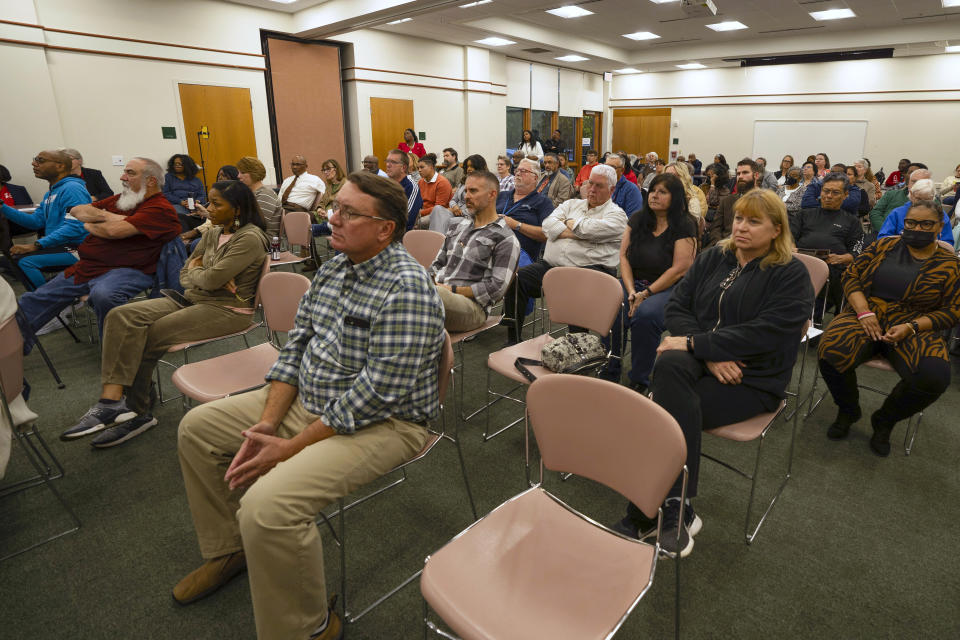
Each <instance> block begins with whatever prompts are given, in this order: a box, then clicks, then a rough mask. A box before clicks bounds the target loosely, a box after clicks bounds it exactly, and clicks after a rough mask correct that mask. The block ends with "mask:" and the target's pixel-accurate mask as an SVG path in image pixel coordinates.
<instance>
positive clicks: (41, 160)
mask: <svg viewBox="0 0 960 640" xmlns="http://www.w3.org/2000/svg"><path fill="white" fill-rule="evenodd" d="M33 162H34V164H43V163H44V162H53V158H44V157H43V156H37V157H36V158H34V159H33Z"/></svg>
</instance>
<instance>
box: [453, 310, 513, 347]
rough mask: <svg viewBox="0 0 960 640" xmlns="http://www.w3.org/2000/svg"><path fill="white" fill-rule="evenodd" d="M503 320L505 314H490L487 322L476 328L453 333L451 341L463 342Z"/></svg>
mask: <svg viewBox="0 0 960 640" xmlns="http://www.w3.org/2000/svg"><path fill="white" fill-rule="evenodd" d="M501 320H503V316H490V317H488V318H487V320H486V322H484V323H483V324H482V325H480V326H479V327H477V328H476V329H471V330H470V331H464V332H462V333H451V334H450V342H452V343H453V344H457V343H458V342H463V341H464V340H466V339H468V338H472V337H473V336H475V335H477V334H478V333H483V332H484V331H486V330H487V329H490V328H491V327H495V326H497V325H498V324H500V321H501Z"/></svg>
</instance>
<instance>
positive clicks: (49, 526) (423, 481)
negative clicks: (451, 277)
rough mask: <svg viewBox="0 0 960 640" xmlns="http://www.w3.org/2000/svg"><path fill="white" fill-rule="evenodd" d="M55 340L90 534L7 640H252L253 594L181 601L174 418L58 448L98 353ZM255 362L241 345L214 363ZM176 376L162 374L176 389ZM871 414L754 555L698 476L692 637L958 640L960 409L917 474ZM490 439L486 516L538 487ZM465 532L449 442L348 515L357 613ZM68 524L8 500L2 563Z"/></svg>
mask: <svg viewBox="0 0 960 640" xmlns="http://www.w3.org/2000/svg"><path fill="white" fill-rule="evenodd" d="M82 333H83V332H81V335H82ZM261 335H262V334H261ZM503 339H504V336H503V335H502V332H501V331H500V330H493V331H490V332H488V334H487V335H484V336H481V337H480V338H479V339H477V340H476V341H474V342H471V343H468V344H467V345H466V353H467V365H466V385H465V389H466V392H467V402H468V404H473V405H476V404H477V403H479V402H480V401H481V398H482V389H483V387H484V385H485V380H486V369H485V364H484V363H485V354H486V353H487V352H488V351H490V350H493V349H496V348H498V347H499V346H500V345H501V344H502V341H503ZM42 340H43V343H44V344H45V345H46V346H47V348H48V351H49V352H50V354H51V356H52V358H53V360H54V362H55V363H56V366H57V367H58V369H59V371H60V374H61V375H62V376H63V378H64V380H65V382H66V383H67V387H66V389H63V390H58V389H57V388H56V386H55V385H54V384H53V380H52V378H51V376H50V374H49V373H48V372H47V370H46V368H45V367H44V365H43V362H42V360H41V359H40V357H39V354H37V352H36V351H35V352H34V353H33V354H31V355H30V356H29V357H28V358H27V361H26V374H27V377H28V379H29V381H30V383H31V385H32V386H33V395H32V397H31V400H30V405H31V407H32V408H33V409H34V410H35V411H37V412H38V413H39V414H40V415H41V418H40V425H41V428H42V430H43V432H44V433H45V434H46V437H47V441H48V442H49V443H50V446H51V447H52V449H53V450H54V452H55V453H56V455H57V456H58V457H59V458H60V460H61V461H62V462H63V464H64V466H65V467H66V470H67V474H66V476H65V477H64V478H62V479H60V480H57V481H55V482H56V486H57V487H58V488H59V489H60V491H62V493H63V495H64V496H65V498H66V499H67V500H68V502H69V503H70V504H71V505H72V506H73V507H74V508H75V509H76V511H77V513H78V515H79V516H80V518H81V520H82V523H83V526H82V527H81V529H80V530H79V531H78V532H77V533H75V534H72V535H69V536H66V537H63V538H61V539H59V540H56V541H53V542H51V543H49V544H47V545H44V546H42V547H40V548H38V549H35V550H33V551H31V552H29V553H26V554H24V555H21V556H18V557H16V558H14V559H11V560H8V561H6V562H4V563H2V564H0V602H2V603H3V604H2V606H0V638H11V639H21V638H22V639H28V638H29V639H45V638H97V639H99V638H191V639H192V638H198V639H199V638H211V639H212V638H252V637H254V636H255V631H254V623H253V615H252V611H251V607H250V602H249V587H248V585H247V582H246V580H245V579H244V578H240V579H237V580H234V581H233V582H232V583H231V584H230V585H228V586H227V587H226V588H224V589H222V590H221V592H219V593H217V594H215V595H213V596H212V597H210V598H207V599H206V600H203V601H200V602H198V603H195V604H193V605H191V606H189V607H180V606H178V605H177V604H175V603H174V602H173V601H172V599H171V598H170V590H171V588H172V587H173V585H174V584H175V583H176V582H177V581H178V580H179V579H180V578H181V577H182V576H183V575H185V574H186V573H187V572H189V571H191V570H192V569H194V568H195V567H196V566H197V565H198V563H199V562H200V556H199V552H198V550H197V545H196V538H195V536H194V534H193V528H192V525H191V521H190V514H189V511H188V509H187V503H186V498H185V495H184V491H183V484H182V480H181V476H180V469H179V465H178V462H177V456H176V427H177V423H178V421H179V419H180V417H181V413H182V409H181V406H180V403H179V401H175V402H170V403H167V404H166V405H164V406H163V407H161V408H158V409H157V411H156V415H157V417H158V418H159V420H160V424H159V425H158V426H157V427H155V428H154V429H152V430H151V431H149V432H147V433H146V434H144V435H142V436H140V437H138V438H136V439H134V440H132V441H130V442H128V443H126V444H125V445H122V446H119V447H116V448H115V449H110V450H104V451H99V450H94V449H92V448H91V447H90V446H89V439H82V440H80V441H74V442H69V443H64V442H60V441H59V440H58V439H57V437H58V435H59V433H60V431H61V430H62V429H63V428H64V427H66V426H68V425H70V424H72V423H73V421H75V420H76V419H77V418H78V417H79V416H80V415H81V414H82V413H83V412H84V411H85V410H86V409H87V408H88V407H89V405H90V404H91V403H92V402H93V401H95V399H96V397H97V391H98V383H99V382H98V381H99V356H98V348H97V346H96V345H90V344H87V343H84V344H79V345H78V344H75V343H74V342H73V341H72V340H70V338H69V336H68V335H67V334H66V332H65V331H58V332H55V333H53V334H50V335H48V336H45V337H44V338H42ZM240 346H242V342H240V341H236V342H234V343H231V344H230V345H220V346H217V347H212V348H206V351H205V352H203V353H205V354H206V355H213V354H216V353H218V352H220V351H222V350H226V349H235V348H239V347H240ZM812 356H813V354H811V355H810V359H809V361H808V362H809V363H810V364H812V363H813V362H814V360H813V357H812ZM808 372H809V368H808ZM169 376H170V372H169V370H164V371H163V377H164V379H165V380H166V381H167V382H169ZM861 377H862V379H863V380H864V381H871V382H873V383H874V384H876V385H879V386H881V387H884V388H889V387H891V386H892V382H891V375H889V374H883V373H882V372H865V373H863V374H862V376H861ZM807 380H808V381H809V380H810V377H809V376H808V377H807ZM500 382H501V386H502V382H503V381H500ZM821 388H822V387H821ZM171 389H172V387H171ZM584 401H585V402H589V401H590V399H589V398H584ZM861 402H862V406H863V408H864V413H865V417H864V419H863V420H861V421H860V423H858V424H857V425H855V426H854V428H853V431H852V433H851V435H850V437H849V439H848V440H846V441H843V442H831V441H829V440H827V438H826V437H825V436H824V432H825V430H826V427H827V425H828V424H829V422H830V421H831V419H832V418H833V413H834V408H833V405H832V403H831V402H830V401H829V400H827V401H825V403H824V404H823V405H821V407H820V408H819V409H818V410H817V411H816V412H815V413H814V414H813V415H812V416H811V417H810V418H809V420H807V421H806V423H805V424H804V423H801V425H800V431H799V435H798V439H797V448H796V454H795V463H794V477H793V478H792V479H791V481H790V483H789V484H788V486H787V488H786V490H785V491H784V493H783V496H782V497H781V499H780V501H778V502H777V504H776V506H775V507H774V509H773V511H772V513H771V515H770V516H769V518H768V520H767V522H766V523H765V524H764V526H763V529H762V530H761V531H760V535H759V536H758V538H757V540H756V542H755V543H754V544H753V545H751V546H747V545H746V544H744V541H743V524H744V523H743V520H744V516H745V511H746V502H747V496H748V493H749V483H748V482H747V481H745V480H743V479H742V478H740V477H738V476H736V475H734V474H733V473H731V472H730V471H728V470H726V469H724V468H722V467H719V466H718V465H716V464H714V463H712V462H709V461H704V462H703V464H702V467H701V476H702V477H701V483H700V484H701V493H700V496H699V497H698V498H697V499H696V501H695V503H694V504H695V507H696V509H697V513H698V514H700V516H701V517H702V518H703V521H704V527H703V530H702V532H701V533H700V534H699V535H698V536H697V538H696V545H695V549H694V551H693V555H692V556H690V558H689V559H688V560H686V561H685V562H684V564H683V565H682V569H683V571H682V587H681V598H682V633H683V635H684V636H686V637H694V638H707V637H709V638H715V637H739V638H775V637H780V638H808V637H821V638H860V637H863V638H881V637H882V638H948V637H950V638H955V637H958V635H960V607H958V595H960V554H958V553H957V537H956V534H955V533H954V532H953V526H954V525H955V524H956V523H957V521H958V516H960V506H958V505H960V482H958V471H957V469H958V466H957V464H956V452H957V451H958V448H960V447H958V445H960V435H958V433H957V430H956V428H955V427H953V426H951V425H953V424H955V423H954V422H953V420H955V419H956V415H957V413H958V412H960V394H958V393H957V389H956V387H955V386H951V388H950V389H949V390H948V391H947V393H946V394H945V395H944V396H943V397H942V398H941V399H940V400H939V401H938V402H937V403H936V404H935V405H934V406H932V407H931V408H930V409H928V410H927V412H926V414H925V416H924V420H923V426H922V428H921V431H920V435H919V437H918V439H917V444H916V448H915V450H914V453H913V455H911V456H910V457H905V456H904V455H903V448H902V439H903V433H904V425H903V424H901V425H898V427H897V429H896V431H895V432H894V440H893V442H894V448H893V453H892V455H891V456H890V457H889V458H887V459H880V458H878V457H876V456H874V455H873V454H872V453H871V452H870V451H869V449H868V447H867V439H868V437H869V432H870V427H869V420H868V419H867V416H869V413H870V412H872V411H873V410H875V409H876V408H877V407H878V406H879V403H880V398H879V396H876V395H875V394H870V393H867V392H865V393H864V394H863V397H862V399H861ZM501 405H503V406H497V407H496V408H495V409H494V410H493V414H492V420H493V422H494V423H495V424H496V423H499V422H502V421H503V420H504V419H506V418H507V417H512V416H516V415H519V413H518V408H517V406H516V405H513V406H507V405H506V403H501ZM450 413H452V412H450ZM951 415H953V416H954V418H952V419H951V418H950V416H951ZM482 421H483V417H482V416H481V417H480V418H478V419H475V420H472V421H471V422H470V423H467V424H461V425H460V434H461V437H462V442H463V448H464V455H465V458H466V464H467V471H468V473H469V475H470V479H471V482H472V483H473V490H474V493H475V496H476V498H477V502H478V505H477V506H478V508H479V509H480V510H481V512H487V511H489V510H490V509H492V508H493V507H495V506H496V505H497V504H499V503H500V502H501V501H503V500H504V499H506V498H508V497H510V496H511V495H514V494H516V493H518V492H519V491H521V490H522V489H523V488H524V471H523V469H524V467H523V433H522V429H521V428H520V427H515V428H513V429H511V430H509V431H508V432H506V433H504V434H503V435H501V436H499V437H497V438H495V439H494V440H492V441H490V442H486V443H482V442H481V439H480V433H481V431H482V429H483V424H482ZM584 428H590V425H584ZM788 442H789V425H783V424H782V425H779V426H778V428H776V429H775V430H774V431H773V433H772V434H771V436H770V437H769V438H768V443H767V445H765V450H766V451H765V458H766V463H765V464H764V466H763V468H762V470H761V476H762V477H763V478H765V479H766V480H767V481H766V482H763V481H761V483H760V488H759V490H758V492H759V493H760V498H759V500H761V501H762V500H763V499H764V496H767V495H769V493H770V492H771V491H773V489H774V488H775V480H774V478H773V473H774V472H776V471H777V470H778V469H780V468H782V467H783V465H784V462H785V459H786V452H787V445H788ZM704 449H705V450H709V451H711V452H714V453H718V454H720V455H722V456H723V457H725V458H727V459H730V460H733V461H737V462H738V463H740V464H741V465H743V466H749V465H752V460H753V456H754V451H755V447H754V445H752V444H735V443H729V442H720V441H718V440H716V439H715V438H709V437H707V438H705V442H704ZM27 471H28V469H27V468H26V464H25V457H24V452H23V451H22V450H20V449H19V448H18V447H16V446H15V447H14V451H13V460H12V462H11V468H10V470H9V471H8V477H7V478H6V479H5V482H8V481H11V480H14V479H16V478H18V477H23V476H24V475H25V474H26V473H27ZM764 474H765V475H764ZM546 482H547V485H548V486H549V487H550V488H551V489H552V490H554V491H555V492H556V493H557V494H559V495H560V496H561V497H563V498H565V499H567V500H569V501H570V502H571V503H572V504H573V505H574V506H576V507H578V508H581V509H583V510H585V511H586V512H587V513H588V514H589V515H591V516H592V517H594V518H595V519H597V520H599V521H601V522H606V523H612V522H614V521H616V520H618V519H619V518H620V517H621V516H622V512H623V508H624V504H625V502H624V499H623V498H621V497H620V496H618V495H616V494H614V493H613V492H612V491H610V490H608V489H606V488H604V487H602V486H600V485H597V484H595V483H593V482H591V481H588V480H584V479H582V478H576V477H575V478H572V479H571V480H569V481H567V482H561V481H560V480H559V478H558V476H557V475H556V474H553V473H548V474H547V478H546ZM762 508H763V504H761V511H762ZM470 519H471V518H470V513H469V508H468V505H467V501H466V498H465V495H464V490H463V483H462V480H461V477H460V473H459V469H458V463H457V457H456V453H455V451H454V448H453V447H452V446H450V445H449V443H441V445H440V446H439V447H438V448H437V449H436V450H435V451H434V452H433V453H432V454H431V455H430V456H428V457H427V459H425V460H424V461H423V462H422V463H419V464H417V465H414V466H412V467H411V469H410V472H409V480H408V481H407V482H406V483H405V484H403V485H401V486H399V487H397V488H395V489H393V490H392V491H391V492H389V493H387V494H385V495H383V496H379V497H377V498H375V499H373V500H371V501H370V502H368V503H366V504H364V505H363V506H361V507H358V508H357V509H355V510H353V511H350V512H349V513H348V515H347V521H346V524H347V534H348V544H349V546H348V574H349V577H350V585H351V587H350V590H349V591H350V597H351V608H352V609H354V610H356V609H357V608H359V607H362V606H363V605H365V604H366V603H367V602H369V600H370V599H371V597H373V596H375V595H377V594H378V593H380V592H381V591H384V590H386V588H388V587H389V586H392V585H393V584H395V583H399V581H400V580H402V579H403V578H404V577H406V576H407V575H408V574H410V573H412V572H413V571H414V570H416V569H418V568H419V567H420V566H422V562H423V558H424V557H425V556H426V555H427V554H429V553H431V552H432V551H433V550H435V549H437V548H438V547H439V546H441V545H442V544H443V543H444V542H446V541H447V540H448V539H449V538H450V537H451V536H453V535H454V534H456V533H457V532H459V531H460V530H461V529H463V528H464V527H466V526H467V525H468V524H469V523H470ZM67 524H68V520H67V517H66V514H65V513H64V512H63V511H62V509H61V508H60V506H59V504H58V503H57V502H56V501H55V500H54V499H53V496H52V495H51V494H50V493H49V492H48V491H47V490H46V489H44V488H42V487H38V488H33V489H31V490H29V491H26V492H24V493H22V494H18V495H16V496H12V497H8V498H6V499H4V500H2V501H0V546H2V549H3V551H4V552H6V551H8V550H11V549H14V548H17V547H18V546H19V545H25V544H27V543H28V542H29V541H30V540H33V539H36V538H38V537H40V536H42V535H49V534H52V533H55V532H56V531H58V530H62V529H64V528H66V526H67ZM323 535H324V544H325V554H326V566H327V583H328V585H329V588H330V589H331V592H333V591H336V590H337V588H338V586H337V585H338V584H339V583H338V580H339V560H338V555H337V548H336V546H335V545H334V544H333V542H332V539H331V537H330V535H329V532H326V531H324V534H323ZM673 595H674V567H673V564H672V563H671V562H661V563H660V564H659V565H658V568H657V576H656V580H655V583H654V585H653V588H652V589H651V590H650V592H649V593H648V594H647V597H646V598H645V599H644V600H643V601H642V602H641V603H640V604H639V605H638V606H637V608H636V610H635V611H634V612H633V614H632V615H631V616H630V618H629V619H628V621H627V622H626V624H625V625H624V627H623V629H622V630H621V631H620V633H619V634H618V636H617V637H619V638H641V637H651V638H665V637H669V636H671V635H672V633H673ZM421 606H422V605H421V599H420V595H419V589H418V587H417V586H416V585H411V586H409V587H407V588H406V589H405V590H403V591H402V592H401V593H400V594H398V595H397V596H396V597H394V598H393V599H391V600H390V601H388V602H387V603H386V604H384V605H383V606H381V607H380V608H378V609H376V610H375V611H373V612H372V613H371V614H369V615H368V616H367V617H365V618H364V619H362V620H361V621H360V622H358V623H357V624H355V625H352V626H350V627H349V628H348V629H347V637H350V638H369V639H389V638H416V637H420V635H421V633H422V626H421ZM491 613H492V614H496V613H497V612H491Z"/></svg>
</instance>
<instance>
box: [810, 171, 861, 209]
mask: <svg viewBox="0 0 960 640" xmlns="http://www.w3.org/2000/svg"><path fill="white" fill-rule="evenodd" d="M830 172H831V173H846V172H847V167H846V165H843V164H839V163H838V164H835V165H833V166H832V167H830ZM821 189H823V181H822V180H821V179H819V178H817V179H815V180H814V181H813V182H811V183H810V186H809V187H807V190H806V191H804V192H803V200H802V201H801V203H800V208H801V209H816V208H818V207H819V206H820V190H821ZM866 197H867V194H865V193H863V191H861V190H860V187H858V186H857V185H855V184H848V185H847V196H846V197H845V198H844V199H843V204H841V205H840V209H842V210H843V211H846V212H848V213H852V214H853V215H855V216H857V215H859V214H858V210H859V208H860V198H866Z"/></svg>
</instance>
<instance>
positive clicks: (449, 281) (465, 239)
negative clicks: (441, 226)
mask: <svg viewBox="0 0 960 640" xmlns="http://www.w3.org/2000/svg"><path fill="white" fill-rule="evenodd" d="M499 192H500V179H499V178H497V177H496V176H495V175H493V174H492V173H490V172H489V171H474V172H473V173H470V174H467V181H466V183H465V185H464V208H465V209H466V214H467V215H465V216H463V217H460V218H452V219H451V220H450V226H449V227H448V228H447V233H446V239H445V240H444V242H443V248H442V249H440V252H439V253H438V254H437V257H436V259H435V260H434V261H433V264H432V265H430V275H431V276H433V279H434V281H435V282H436V283H437V293H438V294H439V295H440V301H441V302H443V309H444V315H445V318H444V322H443V326H444V327H445V328H446V330H447V331H453V332H463V331H471V330H473V329H476V328H478V327H479V326H480V325H482V324H483V323H484V322H485V321H486V320H487V314H488V313H489V312H490V308H491V307H492V306H493V305H494V304H496V303H497V302H499V301H500V299H501V298H502V297H503V294H504V292H505V291H506V290H507V286H508V285H509V284H510V280H511V278H512V277H513V272H514V271H515V270H516V269H517V260H519V259H520V242H519V241H518V240H517V237H516V236H515V235H514V234H513V231H511V230H510V227H508V226H507V224H506V222H504V218H503V216H501V215H499V214H497V206H496V205H497V194H498V193H499Z"/></svg>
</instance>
